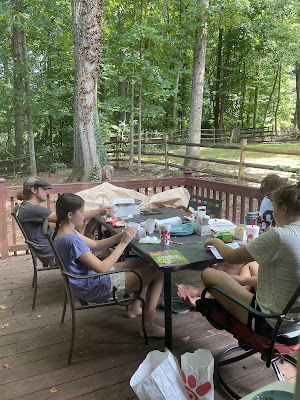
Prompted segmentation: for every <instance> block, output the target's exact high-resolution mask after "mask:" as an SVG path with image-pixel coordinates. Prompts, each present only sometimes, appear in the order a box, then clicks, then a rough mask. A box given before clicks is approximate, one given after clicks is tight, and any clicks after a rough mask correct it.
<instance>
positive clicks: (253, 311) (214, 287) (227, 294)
mask: <svg viewBox="0 0 300 400" xmlns="http://www.w3.org/2000/svg"><path fill="white" fill-rule="evenodd" d="M209 289H214V290H216V291H217V292H219V293H221V294H222V295H223V296H225V297H227V298H228V299H230V300H232V301H234V302H235V303H236V304H238V305H239V306H241V307H243V308H244V309H246V310H247V311H248V312H249V313H250V314H253V315H255V316H256V317H261V318H277V319H283V318H284V317H285V315H284V314H264V313H262V312H260V311H257V310H255V309H254V308H253V307H251V306H249V304H247V303H245V302H244V301H242V300H240V299H238V298H237V297H236V296H234V295H233V294H231V293H229V292H227V290H225V289H223V288H221V287H219V286H207V287H206V288H205V289H204V290H203V292H202V295H201V299H204V298H205V294H206V292H207V291H208V290H209Z"/></svg>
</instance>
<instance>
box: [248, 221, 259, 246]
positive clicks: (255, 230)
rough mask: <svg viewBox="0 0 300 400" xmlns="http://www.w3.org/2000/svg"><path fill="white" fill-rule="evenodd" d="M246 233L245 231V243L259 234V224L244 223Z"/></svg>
mask: <svg viewBox="0 0 300 400" xmlns="http://www.w3.org/2000/svg"><path fill="white" fill-rule="evenodd" d="M246 233H247V243H249V242H251V241H252V240H254V239H256V238H257V237H258V235H259V226H258V225H253V226H252V225H246Z"/></svg>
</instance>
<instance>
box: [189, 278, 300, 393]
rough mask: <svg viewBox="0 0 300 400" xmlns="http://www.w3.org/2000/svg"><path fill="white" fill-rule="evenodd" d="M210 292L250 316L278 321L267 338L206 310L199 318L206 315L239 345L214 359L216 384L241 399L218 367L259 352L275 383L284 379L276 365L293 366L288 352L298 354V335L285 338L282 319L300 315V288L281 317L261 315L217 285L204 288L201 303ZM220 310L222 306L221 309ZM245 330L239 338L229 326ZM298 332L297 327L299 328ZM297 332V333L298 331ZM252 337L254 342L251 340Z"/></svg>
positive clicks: (222, 312) (223, 315) (293, 361)
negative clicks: (239, 307) (275, 380)
mask: <svg viewBox="0 0 300 400" xmlns="http://www.w3.org/2000/svg"><path fill="white" fill-rule="evenodd" d="M210 289H213V290H215V291H217V292H219V293H221V294H222V295H224V296H225V297H227V298H229V299H231V300H232V301H233V302H235V303H236V304H238V305H240V306H241V307H243V308H244V309H246V310H247V311H248V312H249V313H250V314H252V315H254V316H257V317H261V318H265V319H268V318H273V319H277V323H276V325H275V327H274V329H273V332H272V335H271V337H270V338H267V337H264V336H262V335H259V334H257V333H255V332H253V331H251V330H250V328H247V327H246V326H245V325H243V324H242V323H241V322H240V321H238V320H237V319H236V318H235V317H233V316H231V314H230V313H229V312H228V311H226V310H225V309H223V311H221V312H220V310H219V311H217V312H216V311H215V310H214V311H212V312H211V313H210V312H209V311H208V312H207V313H203V312H202V315H204V316H206V318H207V320H208V321H209V322H210V323H211V324H212V325H213V326H214V327H215V328H217V329H225V330H227V331H228V332H230V333H232V334H233V336H234V337H235V338H236V339H237V340H238V342H239V345H238V346H234V347H232V348H229V349H227V350H225V351H224V352H223V353H222V354H221V355H220V356H219V357H218V359H217V361H216V371H217V374H218V378H219V382H220V384H221V385H222V386H223V387H224V389H225V390H226V392H227V393H229V394H230V395H231V396H232V397H233V398H234V399H237V400H238V399H240V398H241V396H240V395H239V394H237V393H236V392H235V391H234V390H233V389H232V388H231V387H230V386H229V385H228V384H227V383H226V381H225V379H224V378H223V375H222V372H221V368H222V367H223V366H226V365H229V364H232V363H234V362H237V361H240V360H243V359H245V358H247V357H249V356H252V355H253V354H256V353H260V354H261V358H262V360H264V361H265V363H266V367H268V368H269V367H270V366H271V365H272V367H273V369H274V372H275V374H276V376H277V379H278V380H284V377H283V375H282V373H281V371H280V369H279V367H278V365H277V362H278V361H280V362H281V363H283V361H284V360H285V361H287V362H289V363H290V364H292V365H293V366H295V367H296V365H297V361H296V359H295V358H294V357H292V356H290V355H289V354H290V353H293V352H294V351H297V350H298V349H299V348H300V344H298V343H299V338H300V336H296V337H293V338H287V337H286V336H283V332H282V329H281V328H282V323H283V321H284V319H285V318H286V315H287V314H288V313H289V312H296V313H299V312H300V307H299V306H294V305H295V302H296V301H297V299H298V298H299V296H300V285H299V286H298V288H297V289H296V291H295V292H294V294H293V295H292V296H291V298H290V300H289V302H288V303H287V305H286V306H285V308H284V310H283V311H282V313H281V314H264V313H262V312H260V311H257V310H255V309H254V308H253V307H251V306H249V305H248V304H246V303H245V302H243V301H241V300H240V299H238V298H237V297H235V296H233V295H232V294H231V293H229V292H227V291H226V290H224V289H222V288H220V287H218V286H208V287H207V288H205V289H204V291H203V292H202V295H201V300H200V301H207V299H206V300H205V294H206V293H207V291H208V290H210ZM200 304H201V303H199V304H198V305H197V303H196V305H197V308H198V309H199V308H200ZM221 308H222V307H221ZM236 323H237V325H238V326H240V327H242V328H243V329H244V333H246V334H244V335H243V337H241V336H239V335H238V334H237V333H236V332H235V330H234V329H231V327H232V326H234V325H232V324H236ZM292 327H295V324H291V330H292ZM298 329H299V328H298ZM298 329H297V332H298ZM251 335H252V337H253V339H252V340H251ZM253 340H254V341H257V343H255V344H254V343H253ZM241 350H244V353H242V354H239V355H238V356H233V357H230V358H228V357H227V356H228V355H230V354H232V353H235V352H236V351H241Z"/></svg>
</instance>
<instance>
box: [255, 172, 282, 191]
mask: <svg viewBox="0 0 300 400" xmlns="http://www.w3.org/2000/svg"><path fill="white" fill-rule="evenodd" d="M287 184H288V179H287V178H281V176H279V175H276V174H269V175H267V176H265V177H264V179H263V180H262V181H261V184H260V189H259V190H260V192H261V193H262V194H263V195H264V196H267V195H270V194H271V193H272V192H273V190H277V189H279V188H280V187H283V186H286V185H287Z"/></svg>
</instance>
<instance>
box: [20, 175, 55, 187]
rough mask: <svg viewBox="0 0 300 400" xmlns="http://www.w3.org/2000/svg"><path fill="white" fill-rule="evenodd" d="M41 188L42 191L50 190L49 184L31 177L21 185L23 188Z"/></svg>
mask: <svg viewBox="0 0 300 400" xmlns="http://www.w3.org/2000/svg"><path fill="white" fill-rule="evenodd" d="M26 186H27V187H42V188H44V189H52V186H51V184H50V183H48V182H47V181H45V180H44V179H42V178H39V177H35V176H31V177H30V178H28V179H26V181H25V182H24V183H23V187H26Z"/></svg>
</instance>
